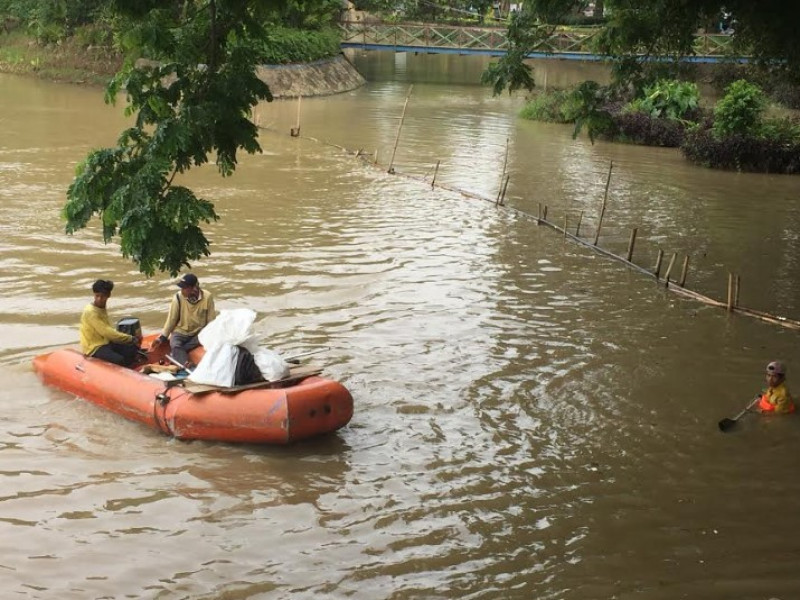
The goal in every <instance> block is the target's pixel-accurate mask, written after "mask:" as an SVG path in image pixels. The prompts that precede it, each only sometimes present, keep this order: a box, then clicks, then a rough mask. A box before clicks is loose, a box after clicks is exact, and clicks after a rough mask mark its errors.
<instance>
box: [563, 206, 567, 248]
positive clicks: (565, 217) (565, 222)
mask: <svg viewBox="0 0 800 600" xmlns="http://www.w3.org/2000/svg"><path fill="white" fill-rule="evenodd" d="M564 241H565V242H566V241H567V213H564Z"/></svg>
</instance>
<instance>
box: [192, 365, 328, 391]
mask: <svg viewBox="0 0 800 600" xmlns="http://www.w3.org/2000/svg"><path fill="white" fill-rule="evenodd" d="M320 373H322V369H321V368H320V367H316V366H314V365H300V366H297V367H292V368H290V369H289V374H288V375H287V376H286V377H284V378H282V379H276V380H275V381H259V382H257V383H248V384H245V385H235V386H233V387H223V386H219V385H207V384H204V383H194V382H192V381H188V380H187V381H186V382H185V383H184V386H183V387H184V388H185V389H186V391H187V392H191V393H192V394H195V395H200V394H207V393H209V392H219V393H221V394H235V393H237V392H241V391H243V390H254V389H259V388H281V387H286V386H287V385H290V384H293V383H297V382H298V381H301V380H303V379H305V378H306V377H311V376H313V375H319V374H320Z"/></svg>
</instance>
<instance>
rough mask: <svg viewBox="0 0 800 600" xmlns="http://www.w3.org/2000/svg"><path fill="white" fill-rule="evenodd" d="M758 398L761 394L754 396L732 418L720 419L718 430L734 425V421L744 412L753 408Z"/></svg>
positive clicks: (727, 429) (725, 429)
mask: <svg viewBox="0 0 800 600" xmlns="http://www.w3.org/2000/svg"><path fill="white" fill-rule="evenodd" d="M760 399H761V396H756V397H755V398H753V400H752V401H751V402H750V404H748V405H747V406H746V407H745V408H744V410H743V411H742V412H740V413H739V414H738V415H736V416H735V417H733V418H732V419H722V420H721V421H720V422H719V430H720V431H729V430H730V429H731V428H732V427H733V426H734V425H736V421H738V420H739V419H741V418H742V417H743V416H744V415H745V413H747V412H749V411H750V409H751V408H753V407H754V406H755V405H756V404H757V403H758V401H759V400H760Z"/></svg>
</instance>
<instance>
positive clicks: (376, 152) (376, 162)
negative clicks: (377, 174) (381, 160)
mask: <svg viewBox="0 0 800 600" xmlns="http://www.w3.org/2000/svg"><path fill="white" fill-rule="evenodd" d="M372 164H374V165H377V164H378V149H377V148H375V162H374V163H372Z"/></svg>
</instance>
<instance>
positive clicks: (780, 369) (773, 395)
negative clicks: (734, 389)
mask: <svg viewBox="0 0 800 600" xmlns="http://www.w3.org/2000/svg"><path fill="white" fill-rule="evenodd" d="M758 408H759V409H760V410H761V412H765V413H792V412H794V402H792V396H791V395H790V394H789V390H788V388H787V387H786V367H785V366H784V364H783V363H782V362H781V361H779V360H773V361H772V362H771V363H769V364H768V365H767V389H766V390H765V391H764V393H763V394H762V395H761V399H760V400H759V401H758Z"/></svg>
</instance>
